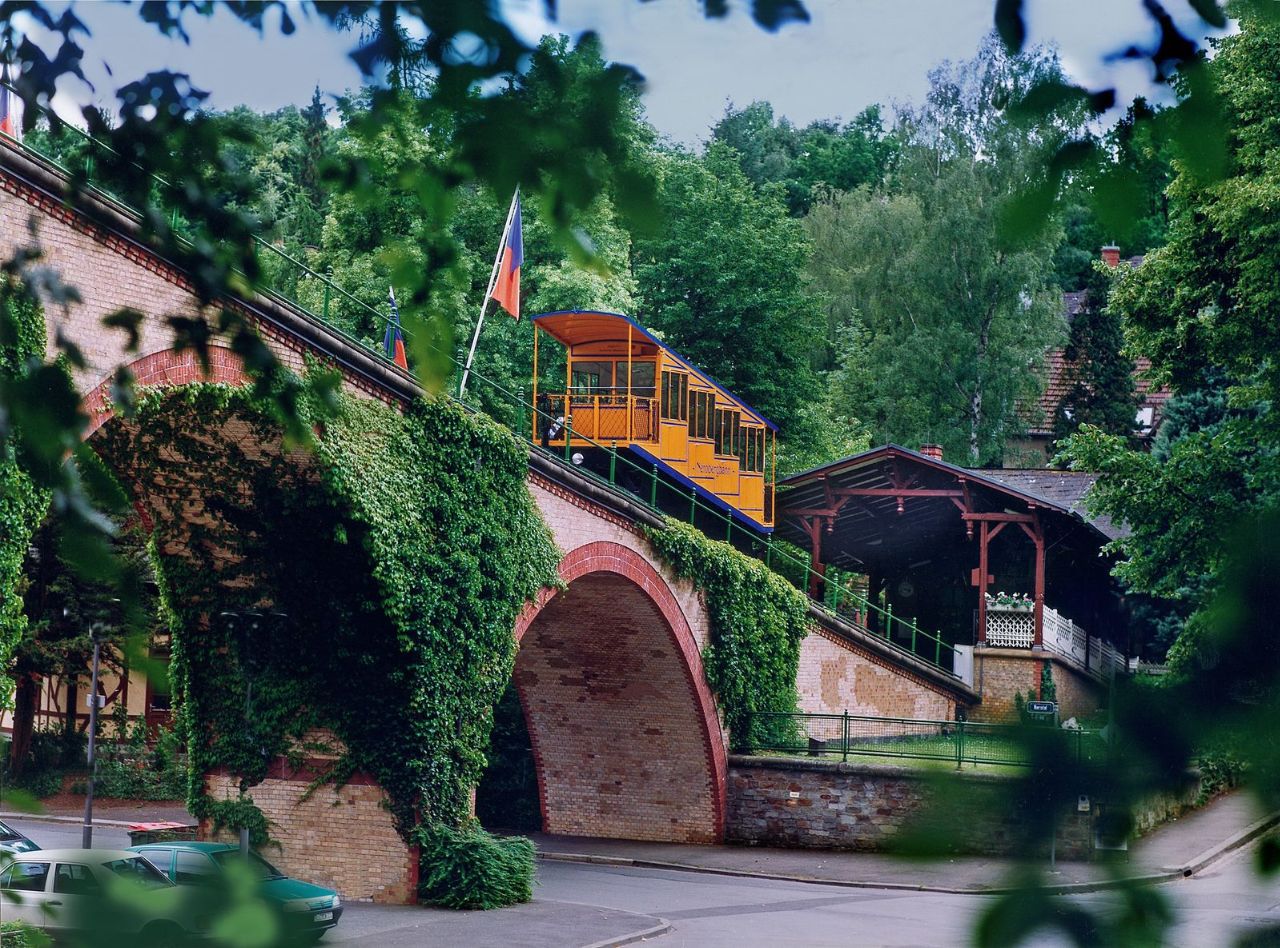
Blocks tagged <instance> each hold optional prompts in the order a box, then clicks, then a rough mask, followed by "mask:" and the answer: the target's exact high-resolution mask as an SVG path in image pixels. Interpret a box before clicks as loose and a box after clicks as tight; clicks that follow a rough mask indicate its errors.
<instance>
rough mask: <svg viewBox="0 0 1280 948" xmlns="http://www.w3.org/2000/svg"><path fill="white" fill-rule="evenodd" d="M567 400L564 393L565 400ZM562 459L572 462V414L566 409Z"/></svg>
mask: <svg viewBox="0 0 1280 948" xmlns="http://www.w3.org/2000/svg"><path fill="white" fill-rule="evenodd" d="M568 400H569V398H568V396H567V395H566V396H565V401H566V402H567V401H568ZM565 407H566V408H567V407H568V406H565ZM564 459H565V460H566V461H568V462H569V463H570V464H572V463H573V415H571V414H569V412H567V411H566V412H565V413H564Z"/></svg>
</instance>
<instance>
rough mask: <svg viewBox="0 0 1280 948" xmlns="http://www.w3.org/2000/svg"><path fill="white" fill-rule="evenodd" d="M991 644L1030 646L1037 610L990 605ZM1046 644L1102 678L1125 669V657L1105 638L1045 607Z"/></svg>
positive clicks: (989, 634)
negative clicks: (1112, 671)
mask: <svg viewBox="0 0 1280 948" xmlns="http://www.w3.org/2000/svg"><path fill="white" fill-rule="evenodd" d="M986 640H987V644H988V645H992V646H997V647H1000V648H1031V645H1032V643H1033V642H1034V641H1035V613H1034V612H1032V611H1030V610H1028V609H1026V608H1019V607H1014V606H997V605H992V604H988V606H987V634H986ZM1043 644H1044V647H1045V648H1046V649H1047V650H1049V651H1051V652H1056V653H1057V654H1059V655H1061V656H1062V657H1063V658H1066V659H1069V660H1070V661H1071V662H1072V663H1073V664H1075V665H1078V666H1079V667H1080V668H1081V669H1083V670H1085V671H1088V672H1089V673H1090V674H1092V675H1096V676H1098V677H1099V678H1106V677H1107V676H1108V675H1110V674H1111V670H1112V669H1113V668H1114V669H1115V670H1116V671H1117V672H1123V671H1124V669H1125V662H1124V656H1123V655H1121V654H1120V652H1119V651H1117V650H1116V647H1115V646H1114V645H1112V644H1111V643H1110V642H1108V641H1106V640H1105V639H1100V638H1098V637H1096V636H1091V635H1089V634H1088V633H1087V632H1085V630H1084V629H1082V628H1080V626H1078V625H1076V624H1075V623H1074V622H1072V621H1071V620H1070V619H1068V618H1067V617H1066V616H1064V615H1062V613H1060V612H1058V611H1057V610H1056V609H1051V608H1049V607H1048V606H1045V607H1044V637H1043Z"/></svg>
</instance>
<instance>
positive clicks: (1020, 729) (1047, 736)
mask: <svg viewBox="0 0 1280 948" xmlns="http://www.w3.org/2000/svg"><path fill="white" fill-rule="evenodd" d="M746 731H747V734H746V736H745V739H744V740H743V741H742V742H741V744H742V745H743V746H742V747H741V748H740V749H741V750H746V751H755V752H760V751H763V752H766V753H779V754H783V755H786V756H805V757H813V758H820V759H826V760H841V761H848V760H849V758H850V757H882V758H905V759H911V760H928V761H949V762H952V763H954V764H955V765H956V766H957V767H959V766H961V765H963V764H1003V765H1006V766H1011V767H1028V766H1034V765H1036V764H1038V763H1044V762H1048V761H1049V760H1050V759H1052V758H1055V757H1056V758H1057V759H1059V760H1061V759H1062V758H1066V759H1068V760H1070V761H1073V762H1075V763H1077V764H1082V765H1083V764H1092V763H1101V762H1102V761H1103V760H1104V759H1105V757H1106V754H1107V751H1108V746H1107V743H1106V740H1105V738H1104V736H1103V735H1102V734H1101V733H1100V732H1098V731H1086V730H1083V729H1076V728H1061V727H1058V726H1056V724H1055V723H1054V722H1052V721H1046V722H1044V723H1034V722H1033V723H1029V724H989V723H987V722H984V721H916V720H912V719H909V718H881V717H870V716H866V715H857V714H849V713H847V712H846V713H844V714H782V713H774V712H761V713H756V714H753V715H752V716H751V717H750V719H749V721H748V726H747V728H746Z"/></svg>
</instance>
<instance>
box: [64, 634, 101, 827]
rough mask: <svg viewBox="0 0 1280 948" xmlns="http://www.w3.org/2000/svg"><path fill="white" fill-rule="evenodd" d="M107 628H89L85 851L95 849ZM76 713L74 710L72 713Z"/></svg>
mask: <svg viewBox="0 0 1280 948" xmlns="http://www.w3.org/2000/svg"><path fill="white" fill-rule="evenodd" d="M105 627H106V624H105V623H103V622H94V623H92V624H91V625H90V626H89V638H90V639H91V640H92V641H93V672H92V674H91V675H90V676H89V751H88V755H87V757H88V759H87V762H88V765H89V781H88V785H87V787H86V789H85V794H84V831H83V832H82V833H81V838H80V844H81V846H82V847H83V848H85V849H92V848H93V778H94V776H95V775H96V770H97V764H96V758H95V744H96V741H97V736H98V707H99V700H98V663H99V658H100V656H101V654H102V631H103V629H104V628H105ZM69 713H74V709H73V710H72V712H69Z"/></svg>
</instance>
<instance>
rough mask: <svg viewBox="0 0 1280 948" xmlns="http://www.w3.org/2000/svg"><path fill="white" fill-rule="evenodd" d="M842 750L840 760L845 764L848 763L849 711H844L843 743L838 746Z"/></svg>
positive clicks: (846, 709)
mask: <svg viewBox="0 0 1280 948" xmlns="http://www.w3.org/2000/svg"><path fill="white" fill-rule="evenodd" d="M840 747H841V749H842V750H843V752H844V753H843V754H842V756H841V759H842V760H843V761H844V762H845V763H846V764H847V763H849V709H848V708H845V709H844V741H843V742H842V743H841V745H840Z"/></svg>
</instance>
